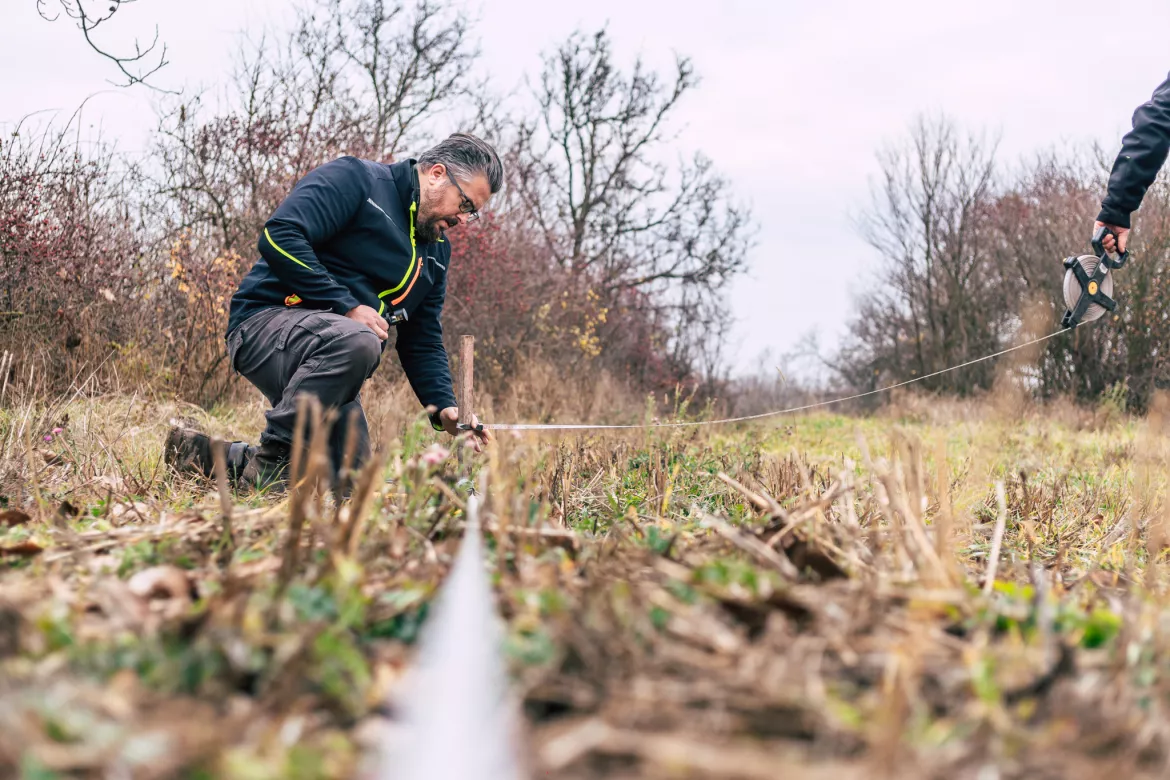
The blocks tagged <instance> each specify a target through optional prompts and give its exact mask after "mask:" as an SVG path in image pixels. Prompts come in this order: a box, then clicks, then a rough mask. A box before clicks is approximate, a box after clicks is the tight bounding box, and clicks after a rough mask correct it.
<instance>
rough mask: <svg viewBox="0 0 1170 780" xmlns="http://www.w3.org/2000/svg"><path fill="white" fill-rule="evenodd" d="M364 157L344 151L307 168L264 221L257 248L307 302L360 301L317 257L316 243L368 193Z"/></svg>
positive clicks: (337, 307) (351, 304)
mask: <svg viewBox="0 0 1170 780" xmlns="http://www.w3.org/2000/svg"><path fill="white" fill-rule="evenodd" d="M361 166H362V163H361V161H360V160H358V159H357V158H354V157H342V158H341V159H339V160H334V161H333V162H329V163H325V164H324V165H322V166H319V167H317V168H314V169H313V170H311V171H309V172H308V173H307V174H306V175H305V177H304V178H303V179H301V180H300V181H299V182H297V184H296V186H295V187H293V189H292V192H290V193H289V194H288V197H287V198H285V199H284V202H283V203H281V204H280V206H279V207H278V208H277V209H276V213H274V214H273V215H272V217H271V219H269V220H268V222H266V223H264V231H263V232H262V233H261V234H260V244H259V248H260V254H261V256H262V257H263V258H264V259H265V260H267V261H268V267H269V268H271V269H272V273H274V274H276V278H278V279H280V281H281V282H283V283H284V284H285V285H287V286H288V289H289V291H290V292H294V293H296V294H297V295H298V296H300V298H301V299H302V300H304V301H305V302H307V303H309V304H316V305H318V306H323V307H324V306H327V307H328V308H329V309H330V310H332V311H333V312H334V313H336V314H345V313H347V312H349V311H350V310H351V309H353V308H355V307H356V306H357V305H358V304H359V301H358V300H357V298H355V297H354V296H353V293H352V292H350V290H349V288H347V287H345V286H344V285H342V284H339V283H338V282H337V281H336V280H335V279H334V278H333V277H332V276H330V275H329V272H328V271H327V270H326V269H325V267H324V266H323V265H322V264H321V261H320V260H318V259H317V254H316V253H315V252H314V251H313V247H314V246H315V245H320V244H321V243H323V242H325V241H327V240H329V238H331V237H332V236H333V235H334V234H335V233H336V232H337V231H338V230H340V229H341V228H342V227H343V226H344V225H345V224H346V223H347V222H349V220H350V219H351V218H352V217H353V215H354V214H355V213H356V212H357V210H358V209H359V208H360V207H361V204H362V201H363V200H365V198H366V177H365V172H364V171H363V170H362V167H361Z"/></svg>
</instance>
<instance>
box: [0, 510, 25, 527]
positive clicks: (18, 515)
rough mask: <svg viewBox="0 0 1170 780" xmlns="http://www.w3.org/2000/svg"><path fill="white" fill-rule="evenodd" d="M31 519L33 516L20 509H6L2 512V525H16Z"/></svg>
mask: <svg viewBox="0 0 1170 780" xmlns="http://www.w3.org/2000/svg"><path fill="white" fill-rule="evenodd" d="M30 520H32V518H31V517H29V516H28V515H27V514H25V513H24V512H21V511H20V510H19V509H5V510H4V511H3V512H0V525H6V526H8V527H9V528H11V527H12V526H14V525H24V524H25V523H27V522H29V521H30Z"/></svg>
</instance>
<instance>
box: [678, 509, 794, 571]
mask: <svg viewBox="0 0 1170 780" xmlns="http://www.w3.org/2000/svg"><path fill="white" fill-rule="evenodd" d="M696 511H697V513H698V514H699V516H700V517H701V518H702V522H703V525H705V526H707V527H708V528H710V529H711V530H713V531H715V533H717V534H719V535H720V536H722V537H723V538H724V539H726V540H727V541H729V542H731V543H732V544H734V545H735V546H736V547H738V548H739V549H741V550H743V551H744V552H746V553H748V554H749V555H752V556H754V557H756V558H758V559H759V560H760V561H762V562H764V563H766V564H768V565H769V566H771V567H772V568H774V569H775V570H776V571H777V572H779V573H780V576H781V577H783V578H784V579H786V580H788V581H790V582H797V581H799V580H800V572H799V571H797V570H796V566H794V565H793V564H792V561H790V560H788V558H787V557H786V556H785V555H783V554H781V553H778V552H776V551H775V550H773V549H772V548H771V547H769V546H768V545H766V544H764V543H763V542H761V541H760V540H759V539H757V538H756V537H754V536H752V535H750V534H745V533H744V532H743V531H741V530H739V529H737V528H734V527H732V526H731V525H729V524H728V523H727V522H725V521H724V520H721V519H719V518H718V517H715V516H714V515H709V514H707V513H706V512H703V511H702V510H699V509H698V508H697V507H696Z"/></svg>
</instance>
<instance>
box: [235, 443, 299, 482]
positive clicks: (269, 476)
mask: <svg viewBox="0 0 1170 780" xmlns="http://www.w3.org/2000/svg"><path fill="white" fill-rule="evenodd" d="M291 453H292V447H290V446H289V445H287V444H285V443H284V442H279V441H267V442H264V443H262V444H261V445H260V446H259V447H257V448H256V450H255V451H254V452H252V453H251V457H250V458H249V459H248V464H247V465H246V466H244V471H243V473H242V474H241V475H240V486H241V487H249V488H251V489H253V490H258V491H264V492H267V493H283V492H284V491H285V490H286V489H287V487H288V478H289V473H288V472H289V461H290V456H291Z"/></svg>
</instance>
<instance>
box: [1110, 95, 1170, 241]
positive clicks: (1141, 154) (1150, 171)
mask: <svg viewBox="0 0 1170 780" xmlns="http://www.w3.org/2000/svg"><path fill="white" fill-rule="evenodd" d="M1168 150H1170V77H1168V78H1167V79H1166V80H1165V81H1163V82H1162V83H1161V84H1160V85H1159V86H1158V88H1157V89H1156V90H1154V95H1153V97H1151V98H1150V99H1149V100H1148V101H1146V102H1145V103H1143V104H1141V105H1140V106H1138V108H1137V110H1136V111H1134V112H1133V130H1130V131H1129V132H1128V133H1126V134H1125V138H1123V139H1122V140H1121V153H1120V154H1118V155H1117V160H1116V161H1115V162H1114V163H1113V172H1112V173H1111V174H1110V175H1109V192H1108V193H1107V194H1106V195H1105V199H1104V200H1103V201H1101V213H1100V214H1099V215H1098V216H1097V220H1098V221H1100V222H1104V223H1105V224H1107V225H1117V226H1118V227H1124V228H1127V227H1129V226H1130V224H1129V215H1130V214H1132V213H1133V212H1135V211H1137V208H1138V206H1140V205H1142V198H1143V197H1145V194H1146V190H1147V189H1148V188H1149V186H1150V185H1151V184H1153V183H1154V179H1155V178H1157V176H1158V171H1159V170H1160V169H1161V168H1162V163H1164V162H1166V152H1167V151H1168Z"/></svg>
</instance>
